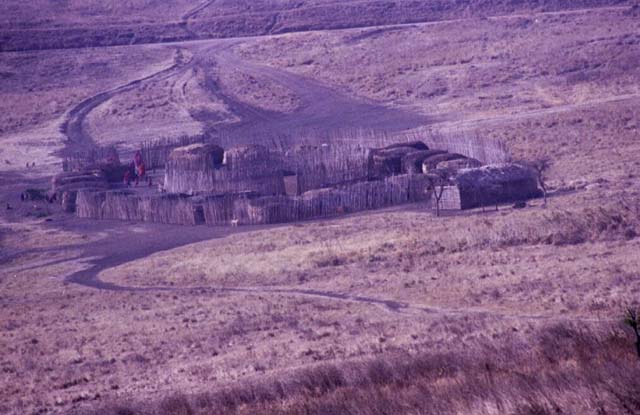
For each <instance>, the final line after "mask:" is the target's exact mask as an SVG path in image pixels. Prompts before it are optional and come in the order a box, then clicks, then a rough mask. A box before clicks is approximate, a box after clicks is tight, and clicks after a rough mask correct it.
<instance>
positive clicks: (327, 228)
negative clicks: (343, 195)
mask: <svg viewBox="0 0 640 415" xmlns="http://www.w3.org/2000/svg"><path fill="white" fill-rule="evenodd" d="M98 3H100V4H98ZM112 3H113V4H112ZM151 3H153V4H151ZM197 3H198V4H196V3H194V2H193V1H187V0H171V1H165V2H149V1H146V0H145V1H138V0H132V1H128V2H119V3H117V4H116V3H114V2H109V4H107V3H105V2H96V1H93V0H91V1H83V2H79V1H78V0H65V1H63V2H56V4H55V5H54V3H53V2H50V1H48V0H34V1H32V2H24V1H17V0H15V1H14V0H10V1H9V2H8V3H3V6H0V9H3V11H7V13H4V14H0V32H1V33H0V37H2V41H1V42H0V43H1V44H2V45H1V46H0V48H25V49H32V50H28V51H27V50H25V51H16V52H4V53H2V57H3V59H0V95H2V97H3V98H4V99H3V101H2V102H1V103H0V140H2V144H3V145H2V146H0V160H4V162H3V163H2V168H1V169H3V171H1V172H0V197H1V198H2V203H3V204H2V206H3V207H4V206H5V204H6V203H9V204H10V205H11V206H12V209H11V210H8V211H5V209H2V210H1V211H0V215H1V217H0V244H1V247H0V293H1V294H0V313H1V315H2V319H0V350H2V351H3V353H2V356H1V357H0V373H2V374H3V376H0V390H2V400H0V413H3V414H4V413H7V414H11V415H14V414H15V415H18V414H20V415H22V414H35V413H40V414H42V413H45V412H46V413H49V414H63V413H64V414H69V413H75V412H78V413H82V414H86V413H88V414H100V415H101V414H108V415H115V414H118V415H125V414H127V415H134V414H135V415H140V414H142V415H147V414H149V415H150V414H153V415H169V414H172V415H174V414H185V415H187V414H188V415H191V414H193V415H199V414H207V415H208V414H212V413H216V414H221V415H227V414H229V415H231V414H234V415H244V414H246V415H249V414H257V413H260V414H262V413H264V414H270V413H272V414H276V413H278V414H280V413H285V414H300V415H302V414H317V415H320V414H325V415H327V414H342V413H351V414H360V415H372V414H376V415H378V414H382V413H384V414H403V413H404V414H409V413H438V414H440V413H442V414H448V413H451V414H462V413H464V414H467V413H473V414H487V415H488V414H496V413H500V414H503V413H504V414H507V415H534V414H535V415H541V414H544V415H551V414H560V413H563V414H574V413H576V414H583V413H584V414H599V415H601V414H624V413H626V414H634V413H640V401H639V399H638V396H639V395H640V385H639V384H638V379H640V373H638V357H637V356H636V353H635V351H634V345H633V343H634V341H635V342H636V345H635V347H636V350H637V349H638V340H639V339H638V334H637V332H638V323H637V319H638V318H637V313H635V311H634V312H633V313H632V312H630V313H629V315H628V316H627V317H628V319H627V324H628V325H629V326H627V327H625V326H623V324H622V322H621V321H620V320H621V310H623V309H624V306H625V305H627V304H632V305H634V307H635V305H637V303H638V297H639V296H640V278H639V275H638V270H639V269H640V257H639V256H638V252H639V250H640V238H638V232H640V211H639V209H640V187H639V184H638V180H637V179H638V174H637V170H638V169H639V168H640V147H639V146H638V139H637V137H638V129H639V128H640V126H639V125H638V119H640V106H638V105H637V102H638V99H639V98H638V96H639V94H640V89H639V85H640V79H639V72H638V71H637V68H638V56H640V54H639V53H638V52H639V49H638V48H639V47H640V34H639V33H638V30H639V27H638V22H637V17H638V14H637V9H638V8H637V7H635V8H631V7H628V5H627V4H626V3H620V2H618V1H608V0H606V1H603V2H601V1H595V2H594V1H584V2H582V1H580V2H560V1H556V0H551V1H547V0H545V1H544V2H535V8H531V6H532V4H533V3H532V2H526V1H524V2H521V1H517V2H506V1H502V2H486V1H484V2H475V1H472V2H450V3H451V4H449V5H448V6H443V7H442V8H440V7H439V6H438V7H437V5H436V3H434V2H377V1H371V2H361V1H359V2H357V3H353V2H350V1H349V2H335V1H328V0H327V1H324V0H309V1H307V0H303V1H297V2H289V1H282V2H280V1H278V2H277V6H278V9H277V12H276V13H274V9H269V8H267V7H266V6H273V5H274V4H273V3H267V2H266V1H264V2H263V1H251V2H248V1H236V2H233V1H223V2H212V3H208V2H206V3H205V2H197ZM392 3H394V7H391V8H389V7H387V6H388V5H391V4H392ZM405 3H406V4H405ZM454 3H455V4H454ZM489 3H491V4H489ZM569 3H571V4H569ZM604 4H607V5H613V7H606V8H598V7H597V6H600V5H604ZM52 5H53V6H54V9H55V10H54V9H52ZM209 6H210V7H209ZM293 6H299V7H296V8H293ZM467 6H469V7H468V8H467ZM356 7H357V9H355V8H356ZM411 7H413V9H411V10H417V12H416V13H414V14H411V15H410V16H408V15H407V10H409V9H408V8H411ZM478 7H479V9H478ZM566 7H571V8H574V7H589V9H584V10H579V11H578V10H576V11H570V12H567V11H566V10H564V11H563V10H560V9H561V8H566ZM462 8H464V9H465V11H464V13H463V12H462ZM432 9H433V10H432ZM51 10H54V12H50V11H51ZM503 12H508V13H515V14H511V15H506V16H495V15H496V14H502V13H503ZM420 13H422V14H420ZM461 13H462V14H461ZM125 14H126V17H124V18H123V15H125ZM213 14H217V15H215V16H214V15H213ZM275 14H277V16H276V17H275V18H273V19H272V17H274V16H275ZM36 15H37V18H35V19H34V18H33V16H36ZM443 17H453V18H456V20H452V21H442V22H432V23H428V24H424V23H419V22H417V23H411V24H407V25H398V26H375V25H376V24H380V23H397V22H402V21H404V22H406V21H408V20H407V19H411V20H412V21H413V20H414V19H415V20H417V21H424V20H425V19H426V20H432V19H440V18H443ZM460 17H463V18H461V19H458V18H460ZM3 19H4V20H3ZM349 19H355V20H354V21H351V20H349ZM356 20H357V21H356ZM114 22H117V24H114ZM359 24H366V25H374V27H361V28H358V27H354V26H357V25H359ZM327 27H331V28H336V27H341V28H343V29H344V30H317V31H311V30H309V29H314V28H327ZM297 30H302V31H304V32H302V33H293V32H292V31H297ZM267 32H273V33H284V32H291V33H287V34H286V35H281V36H262V37H255V38H243V39H240V38H234V39H229V40H224V41H218V40H213V41H211V40H204V39H202V40H201V41H198V42H185V43H181V42H177V43H171V44H155V45H149V44H145V45H142V44H138V43H144V42H163V41H169V40H172V41H175V40H180V39H184V38H191V37H203V36H204V37H206V36H218V35H226V34H229V33H232V34H233V35H243V34H255V33H267ZM3 36H4V37H3ZM101 36H102V37H101ZM106 44H110V45H113V44H120V45H122V46H117V47H109V48H102V47H99V46H100V45H106ZM132 44H134V45H132ZM135 44H137V45H135ZM79 45H91V46H94V47H91V48H82V49H73V50H70V49H50V50H39V49H41V48H42V49H45V48H49V47H56V48H58V47H60V48H68V47H76V46H79ZM35 49H38V50H35ZM105 92H106V94H105ZM71 113H73V114H76V115H77V114H78V113H80V115H81V116H78V117H76V118H75V119H74V122H73V123H71V124H72V127H74V128H75V130H74V131H72V132H71V133H69V131H68V129H65V128H62V127H64V126H66V127H68V126H69V123H66V124H65V122H66V121H69V115H70V114H71ZM345 127H346V128H345ZM414 127H415V128H414ZM372 129H373V130H377V129H383V130H384V131H382V132H381V131H371V130H372ZM65 131H66V134H65V133H64V132H65ZM183 135H185V136H187V137H205V138H207V139H211V140H214V141H216V142H217V143H218V144H220V145H222V146H223V147H224V146H230V145H235V144H238V143H255V142H261V144H264V145H267V146H274V147H280V148H285V147H288V146H292V145H295V144H298V143H304V144H312V145H318V144H320V143H324V142H330V141H336V142H347V143H350V144H353V143H358V144H362V143H365V144H370V143H374V144H376V145H378V144H389V143H391V142H394V141H415V140H420V141H425V142H427V144H428V145H429V147H430V148H434V149H440V148H442V149H447V150H449V151H450V152H452V153H462V154H466V155H471V156H473V157H474V158H477V159H478V160H483V161H485V160H490V161H491V162H492V163H499V162H504V161H508V159H509V157H508V156H509V154H508V153H507V152H506V151H505V150H506V149H508V150H509V152H510V153H512V155H513V158H514V159H517V160H529V161H538V160H540V159H541V158H544V159H546V160H545V161H547V160H548V161H549V163H550V166H551V167H549V168H548V169H544V170H542V171H543V172H544V173H546V174H544V175H543V176H544V177H543V178H544V182H543V184H542V186H544V188H545V190H546V193H547V196H548V200H549V204H548V207H547V208H545V209H543V204H542V201H540V200H533V201H531V202H530V203H528V204H527V206H526V207H524V208H522V209H512V208H511V206H510V205H509V206H506V205H501V206H498V208H499V209H498V210H497V211H494V209H487V212H485V213H481V211H479V209H478V210H474V211H471V212H464V213H455V214H453V213H451V214H447V215H442V216H441V217H439V218H436V217H433V215H432V213H431V211H430V210H428V207H427V206H425V204H416V205H412V206H405V207H402V208H395V209H389V210H385V211H379V212H375V213H367V214H357V215H354V214H350V213H349V212H345V211H344V209H341V210H340V209H337V210H338V211H339V213H340V217H339V218H337V219H332V220H323V221H317V222H302V223H298V224H296V225H292V226H270V227H260V228H253V227H242V226H240V227H238V228H228V229H227V228H225V229H221V228H216V227H211V228H204V227H197V226H196V227H173V226H159V225H150V224H144V223H130V222H129V223H118V222H109V223H95V222H91V221H86V220H78V219H75V218H72V217H69V216H67V215H65V214H63V213H61V212H60V209H59V208H58V210H56V209H57V208H56V207H55V206H54V205H51V206H49V205H47V206H49V207H50V208H51V215H50V216H47V217H46V218H44V217H43V218H36V217H34V216H35V215H36V214H37V212H44V211H45V210H44V209H43V206H45V205H44V202H42V201H39V202H36V203H32V202H29V203H27V202H25V203H23V202H21V201H20V194H21V193H22V192H23V191H24V189H26V188H33V189H39V188H45V187H47V186H48V185H49V183H50V180H49V179H48V178H47V177H45V175H50V174H53V173H58V172H59V170H60V161H61V157H62V156H63V155H69V156H73V155H74V152H75V151H76V150H77V151H79V152H82V151H84V150H87V149H92V148H94V147H93V145H94V144H97V145H110V144H117V145H118V147H119V149H120V150H121V151H122V150H123V149H124V150H127V149H130V148H133V147H135V146H138V145H139V143H141V142H144V141H146V140H150V139H156V138H157V137H159V136H162V137H166V138H167V140H172V139H173V138H175V137H180V136H183ZM70 136H73V137H75V138H80V140H79V141H80V142H81V143H80V145H77V146H76V145H75V144H74V143H73V140H68V138H69V137H70ZM469 137H473V138H474V139H473V140H469V139H468V138H469ZM126 159H128V156H123V157H122V160H123V161H124V160H126ZM33 163H35V164H36V166H37V167H32V168H29V169H24V168H23V166H25V165H31V166H33ZM545 164H546V163H545ZM152 165H153V163H151V162H150V165H149V166H150V167H151V166H152ZM154 183H156V182H155V181H154ZM435 187H437V185H436V186H435ZM34 205H37V207H36V208H34V207H33V206H34ZM491 205H492V204H491ZM492 206H493V205H492ZM47 212H48V211H47ZM214 238H217V239H214ZM81 284H84V285H81ZM632 310H635V308H633V309H632Z"/></svg>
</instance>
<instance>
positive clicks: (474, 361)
mask: <svg viewBox="0 0 640 415" xmlns="http://www.w3.org/2000/svg"><path fill="white" fill-rule="evenodd" d="M530 337H532V338H530V339H529V340H527V338H528V336H519V335H516V334H514V336H513V338H512V340H511V341H510V343H509V344H502V345H501V346H499V347H495V346H493V345H490V344H489V342H488V341H487V342H485V343H484V344H481V345H477V346H473V347H466V345H464V344H461V345H458V346H457V347H455V349H451V351H449V352H439V353H436V352H434V353H430V352H425V353H423V354H419V355H412V354H387V355H379V356H377V357H374V358H371V359H368V360H364V361H344V362H335V363H331V364H324V365H320V366H315V367H310V368H304V369H300V370H297V371H294V372H292V373H283V374H280V375H279V376H278V377H273V378H269V379H261V380H254V381H246V382H244V383H241V384H237V385H235V386H233V387H230V388H227V389H223V390H218V391H213V392H211V393H206V394H199V395H195V396H189V395H188V394H185V393H178V394H170V395H168V396H166V397H164V398H162V399H160V400H159V401H158V402H149V401H144V400H142V399H140V400H138V401H137V402H120V403H116V404H113V405H111V406H109V407H107V408H102V409H100V410H94V411H90V412H85V413H88V414H92V415H133V414H142V415H152V414H153V415H192V414H194V415H195V414H220V415H227V414H229V415H230V414H238V415H240V414H290V415H294V414H295V415H298V414H300V415H302V414H305V415H308V414H315V415H330V414H331V415H337V414H352V415H373V414H513V415H547V414H549V415H550V414H578V413H579V414H588V413H592V414H637V413H640V362H639V361H638V358H637V356H636V355H635V353H634V349H633V344H632V340H631V338H630V336H629V334H628V333H625V332H623V331H622V330H618V329H615V330H612V331H609V332H598V333H595V332H591V331H587V330H583V329H581V328H580V325H579V322H576V324H575V325H571V326H568V325H564V326H560V325H558V326H552V327H549V328H546V329H544V330H541V331H539V332H537V333H536V334H535V335H530ZM133 399H134V400H135V399H137V398H135V397H134V398H133Z"/></svg>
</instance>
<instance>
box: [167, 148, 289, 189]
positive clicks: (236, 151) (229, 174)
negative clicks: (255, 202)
mask: <svg viewBox="0 0 640 415" xmlns="http://www.w3.org/2000/svg"><path fill="white" fill-rule="evenodd" d="M165 189H166V190H167V191H168V192H170V193H187V194H196V193H204V194H225V193H240V192H246V191H254V192H257V193H260V194H264V195H276V194H284V191H285V189H284V180H283V163H282V160H281V158H280V157H279V156H278V155H277V154H274V153H273V152H270V151H269V150H267V149H266V148H265V147H263V146H258V145H251V146H242V147H236V148H232V149H229V150H227V151H223V150H222V148H220V147H218V146H215V145H212V144H192V145H190V146H186V147H180V148H177V149H175V150H173V152H172V153H171V155H170V156H169V160H168V162H167V166H166V172H165Z"/></svg>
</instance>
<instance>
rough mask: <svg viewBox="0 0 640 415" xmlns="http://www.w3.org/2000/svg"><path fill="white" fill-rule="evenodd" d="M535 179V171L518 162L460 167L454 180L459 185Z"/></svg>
mask: <svg viewBox="0 0 640 415" xmlns="http://www.w3.org/2000/svg"><path fill="white" fill-rule="evenodd" d="M531 179H535V172H534V171H533V170H531V169H529V168H527V167H524V166H521V165H519V164H514V163H511V164H493V165H488V166H483V167H478V168H473V169H462V170H460V171H459V172H458V175H457V177H456V180H457V182H458V184H459V185H461V186H462V185H468V186H476V185H478V184H482V183H486V184H502V183H510V182H517V181H521V180H525V181H526V180H531Z"/></svg>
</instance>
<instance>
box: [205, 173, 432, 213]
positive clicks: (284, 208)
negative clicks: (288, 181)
mask: <svg viewBox="0 0 640 415" xmlns="http://www.w3.org/2000/svg"><path fill="white" fill-rule="evenodd" d="M428 185H429V183H428V180H427V178H426V177H424V176H422V175H399V176H393V177H389V178H387V179H384V180H377V181H369V182H366V181H365V182H358V183H354V184H349V185H343V186H340V187H336V188H325V189H316V190H311V191H308V192H305V193H303V194H302V195H300V196H267V197H255V198H241V199H237V200H236V201H235V202H234V213H233V215H234V218H235V219H237V220H238V221H239V223H241V224H252V225H256V224H269V223H283V222H293V221H297V220H308V219H315V218H323V217H331V216H337V215H341V214H345V213H352V212H360V211H364V210H373V209H380V208H384V207H388V206H394V205H400V204H405V203H411V202H417V201H424V200H428V198H429V197H430V194H429V193H428ZM207 223H209V222H207Z"/></svg>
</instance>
